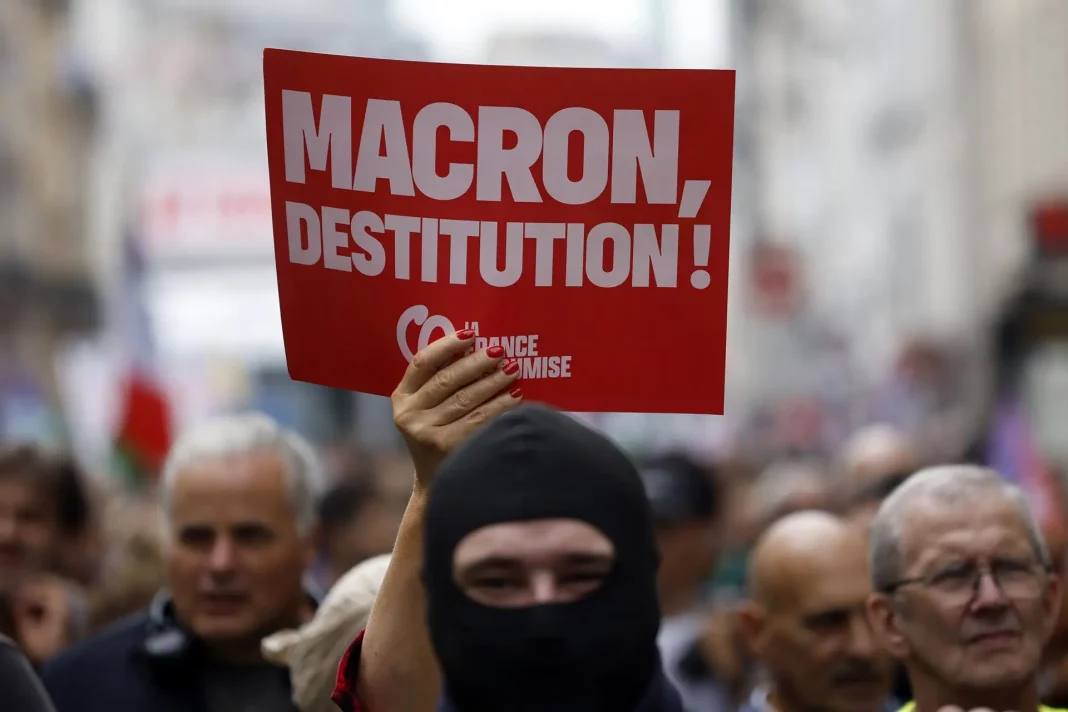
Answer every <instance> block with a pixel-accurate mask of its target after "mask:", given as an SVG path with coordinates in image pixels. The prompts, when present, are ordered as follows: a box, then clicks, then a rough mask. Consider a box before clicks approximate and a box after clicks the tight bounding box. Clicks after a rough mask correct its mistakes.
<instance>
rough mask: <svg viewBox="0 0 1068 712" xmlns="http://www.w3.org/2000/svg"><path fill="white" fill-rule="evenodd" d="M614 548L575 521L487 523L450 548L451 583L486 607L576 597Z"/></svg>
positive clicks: (610, 563) (603, 570)
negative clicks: (454, 547) (452, 550)
mask: <svg viewBox="0 0 1068 712" xmlns="http://www.w3.org/2000/svg"><path fill="white" fill-rule="evenodd" d="M615 563H616V555H615V546H614V545H613V544H612V542H611V540H610V539H609V538H608V537H607V536H606V535H605V534H604V532H602V531H600V530H599V529H597V528H595V527H594V526H593V525H591V524H588V523H586V522H583V521H581V520H578V519H541V520H534V521H529V522H501V523H499V524H489V525H486V526H484V527H482V528H480V529H476V530H475V531H473V532H471V533H470V534H467V535H466V536H465V537H464V538H463V539H462V540H461V541H460V543H459V544H458V545H457V547H456V549H455V550H454V552H453V561H452V568H453V581H454V582H455V583H456V585H457V586H459V587H460V588H461V589H462V590H463V591H464V592H465V593H466V594H467V596H468V598H470V599H472V600H473V601H476V602H478V603H482V604H484V605H487V606H497V607H513V608H515V607H523V606H531V605H534V604H535V603H549V602H557V603H566V602H572V601H577V600H581V599H582V598H585V597H586V596H588V595H590V594H591V593H593V592H595V591H596V590H598V589H599V588H600V587H601V586H602V585H603V584H604V579H605V578H606V577H607V576H608V575H609V574H610V573H611V572H612V569H613V568H614V567H615Z"/></svg>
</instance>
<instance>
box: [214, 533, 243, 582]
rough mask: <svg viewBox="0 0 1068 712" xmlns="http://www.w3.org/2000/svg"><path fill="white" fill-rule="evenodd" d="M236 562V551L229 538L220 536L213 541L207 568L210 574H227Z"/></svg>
mask: <svg viewBox="0 0 1068 712" xmlns="http://www.w3.org/2000/svg"><path fill="white" fill-rule="evenodd" d="M236 562H237V550H236V548H235V547H234V544H233V541H231V540H230V538H229V537H226V536H220V537H218V538H216V539H215V542H214V545H213V546H212V547H211V553H210V554H209V556H208V568H209V569H210V570H211V573H213V574H216V575H220V574H228V573H230V572H231V571H233V570H234V566H235V564H236Z"/></svg>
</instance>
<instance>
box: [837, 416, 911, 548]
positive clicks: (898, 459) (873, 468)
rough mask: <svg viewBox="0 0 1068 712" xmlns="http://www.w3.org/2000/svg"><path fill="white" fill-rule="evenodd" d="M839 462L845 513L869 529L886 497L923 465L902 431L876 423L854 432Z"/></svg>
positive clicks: (850, 518)
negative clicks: (844, 496) (843, 490)
mask: <svg viewBox="0 0 1068 712" xmlns="http://www.w3.org/2000/svg"><path fill="white" fill-rule="evenodd" d="M839 462H840V464H839V467H840V470H841V474H842V478H843V479H844V484H845V492H846V517H847V518H848V519H849V520H850V521H851V522H853V523H855V524H857V525H858V526H860V527H862V528H864V529H867V528H868V527H870V526H871V522H872V520H873V519H874V518H875V513H876V512H877V511H878V510H879V505H880V504H882V502H883V500H884V499H886V498H887V497H889V496H890V493H891V492H893V491H894V490H895V489H897V487H898V486H899V485H900V484H901V483H902V482H904V481H905V480H906V479H908V477H909V475H911V474H912V473H913V472H915V471H916V470H918V469H919V468H920V455H919V449H918V448H917V446H916V443H915V442H913V440H912V438H911V437H909V436H908V435H907V434H905V433H904V432H903V431H901V430H898V429H897V428H895V427H893V426H890V425H884V424H877V425H871V426H868V427H866V428H862V429H860V430H858V431H857V432H856V433H854V434H853V436H852V437H851V438H849V440H848V441H846V444H845V445H844V446H843V447H842V451H841V455H840V458H839Z"/></svg>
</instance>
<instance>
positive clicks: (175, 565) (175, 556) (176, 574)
mask: <svg viewBox="0 0 1068 712" xmlns="http://www.w3.org/2000/svg"><path fill="white" fill-rule="evenodd" d="M201 569H202V566H201V559H200V557H199V556H197V555H196V554H193V553H191V552H189V551H186V550H184V549H180V548H177V549H174V550H173V551H171V552H169V555H168V556H167V578H168V581H169V583H170V586H171V588H173V589H176V590H178V589H182V588H188V587H191V586H196V584H197V579H198V578H199V577H200V574H201Z"/></svg>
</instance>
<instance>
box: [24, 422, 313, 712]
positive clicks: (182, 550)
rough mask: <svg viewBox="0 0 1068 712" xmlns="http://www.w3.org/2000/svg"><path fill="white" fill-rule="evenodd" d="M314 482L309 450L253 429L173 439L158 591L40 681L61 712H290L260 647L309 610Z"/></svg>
mask: <svg viewBox="0 0 1068 712" xmlns="http://www.w3.org/2000/svg"><path fill="white" fill-rule="evenodd" d="M319 479H320V478H319V474H318V465H317V463H316V460H315V457H314V455H313V453H312V452H311V449H310V447H309V446H308V445H307V444H306V443H304V442H303V441H302V440H301V439H300V438H299V436H297V435H296V434H295V433H292V432H290V431H287V430H284V429H282V428H280V427H279V426H278V425H277V424H276V423H274V422H273V421H271V420H270V419H268V418H265V417H263V416H259V415H244V416H232V417H226V418H223V419H220V420H215V421H210V422H208V423H206V424H204V425H202V426H201V427H199V428H196V429H194V430H193V431H191V432H190V433H188V434H186V435H185V436H184V437H183V438H181V439H180V440H179V441H178V442H177V443H176V444H175V447H174V449H173V450H172V452H171V454H170V457H169V459H168V462H167V466H166V468H165V471H164V474H163V483H162V497H163V504H164V509H165V512H166V518H167V528H168V532H169V538H170V541H169V543H168V544H169V548H168V554H167V556H168V590H167V591H166V592H164V593H161V594H160V595H159V596H158V597H157V598H156V600H155V601H154V602H153V604H152V606H151V607H150V610H149V611H147V612H146V613H143V614H140V615H136V616H134V617H132V618H130V619H128V620H126V621H123V622H121V623H119V624H117V625H116V626H114V627H112V628H110V629H108V630H106V631H104V632H103V633H101V634H100V635H99V636H97V637H94V638H91V639H89V640H87V641H85V642H83V643H81V644H79V645H76V646H74V647H73V648H71V649H69V650H68V651H67V652H65V653H63V654H62V655H60V656H59V657H58V658H56V659H55V660H54V661H53V662H52V663H51V664H50V665H49V666H48V667H47V668H46V669H45V671H44V682H45V685H46V687H47V688H48V691H49V692H50V694H51V695H52V699H53V701H54V702H55V705H56V708H57V710H58V712H117V711H118V710H131V711H132V710H152V711H153V712H233V711H234V710H251V709H254V710H257V712H294V707H293V706H292V703H291V702H290V687H289V678H288V674H287V672H286V671H285V670H284V669H281V668H277V667H274V666H271V665H269V664H267V663H265V662H264V660H263V658H262V656H261V652H260V642H261V640H262V639H263V637H264V636H266V635H269V634H270V633H273V632H275V631H277V630H280V629H283V628H290V627H295V626H296V625H298V624H299V623H301V622H302V621H303V620H305V619H307V618H309V617H310V616H311V614H312V612H313V610H314V602H313V601H311V600H310V599H309V597H308V595H307V594H306V592H305V590H304V588H303V586H302V576H303V573H304V571H305V570H306V569H307V567H308V565H309V564H310V562H311V560H312V558H313V556H314V546H313V541H312V529H313V524H314V522H315V490H316V488H317V483H318V482H319Z"/></svg>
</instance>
